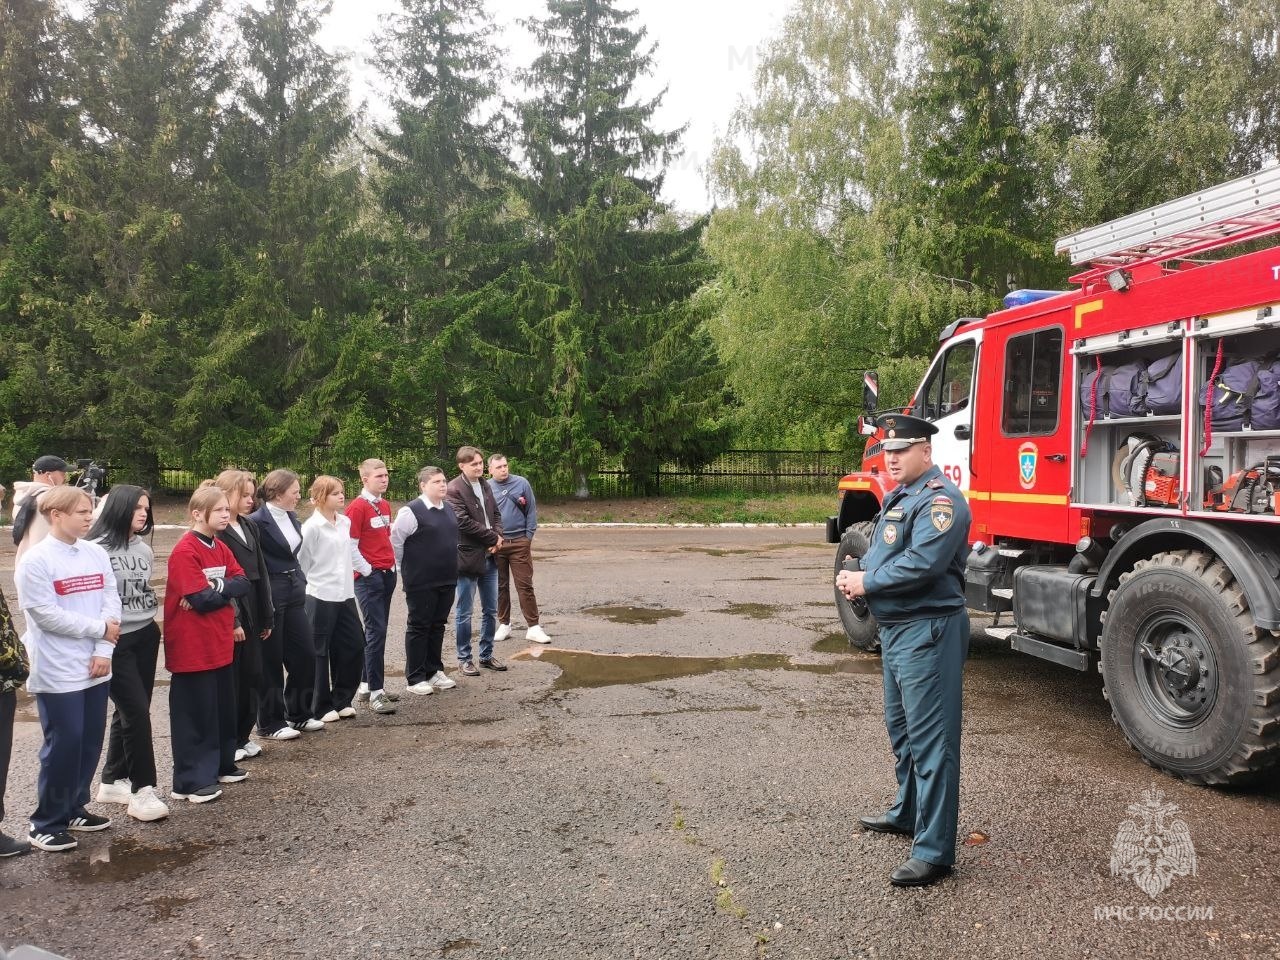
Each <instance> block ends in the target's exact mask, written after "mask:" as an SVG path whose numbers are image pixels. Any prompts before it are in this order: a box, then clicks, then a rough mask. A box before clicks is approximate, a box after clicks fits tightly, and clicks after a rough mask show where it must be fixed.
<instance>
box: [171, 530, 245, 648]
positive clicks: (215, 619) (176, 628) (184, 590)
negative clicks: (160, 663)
mask: <svg viewBox="0 0 1280 960" xmlns="http://www.w3.org/2000/svg"><path fill="white" fill-rule="evenodd" d="M243 575H244V569H243V568H242V567H241V566H240V564H238V563H237V562H236V558H235V555H234V554H233V553H232V552H231V550H230V549H228V548H227V546H226V545H225V544H224V543H223V542H222V541H221V540H214V541H213V546H209V545H207V544H206V543H204V542H203V541H202V540H201V539H200V538H199V537H197V536H196V535H195V534H194V533H191V532H190V531H188V532H187V533H185V534H183V535H182V539H181V540H179V541H178V543H177V546H175V547H174V548H173V553H172V554H170V555H169V575H168V577H167V578H166V579H165V589H164V665H165V666H166V667H167V668H168V669H169V672H170V673H196V672H197V671H200V670H217V669H218V668H219V667H225V666H226V665H227V664H229V663H230V662H231V661H232V659H233V658H234V656H235V643H236V640H235V628H236V613H235V607H234V606H232V604H230V603H228V604H227V605H226V606H225V607H220V608H218V609H217V610H214V611H212V612H211V613H197V612H196V611H195V610H184V609H183V608H182V606H181V605H180V603H179V601H180V600H181V599H182V598H183V597H185V596H187V595H188V594H191V593H199V592H200V591H201V590H203V589H204V588H205V587H207V586H209V581H210V579H211V578H213V577H222V578H224V579H225V578H228V577H238V576H243Z"/></svg>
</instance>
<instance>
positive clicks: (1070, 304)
mask: <svg viewBox="0 0 1280 960" xmlns="http://www.w3.org/2000/svg"><path fill="white" fill-rule="evenodd" d="M1277 233H1280V166H1277V167H1271V168H1268V169H1266V170H1263V171H1261V172H1259V173H1257V174H1254V175H1251V176H1246V177H1241V178H1239V179H1236V180H1232V181H1230V182H1228V183H1224V184H1220V185H1218V186H1216V187H1213V188H1210V189H1207V190H1204V191H1202V192H1200V193H1196V194H1192V195H1190V196H1187V197H1183V198H1181V199H1178V200H1174V201H1171V202H1168V203H1164V204H1161V205H1159V206H1156V207H1153V208H1151V209H1149V210H1144V211H1141V212H1139V213H1135V214H1132V215H1130V216H1127V217H1123V218H1121V219H1119V220H1115V221H1112V222H1110V223H1107V224H1104V225H1102V226H1098V227H1093V228H1090V229H1086V230H1082V231H1080V232H1079V233H1076V234H1073V235H1071V236H1069V237H1066V238H1064V239H1062V240H1059V241H1058V244H1057V251H1058V252H1059V253H1066V254H1068V255H1069V256H1070V258H1071V262H1072V264H1073V265H1075V266H1077V267H1079V271H1080V272H1078V273H1077V274H1076V275H1075V276H1073V277H1072V278H1071V284H1072V289H1070V290H1068V291H1065V292H1060V291H1015V292H1014V293H1012V294H1010V295H1009V296H1008V297H1007V298H1006V299H1005V304H1004V309H1001V310H999V311H997V312H995V313H992V314H990V315H989V316H986V317H982V318H962V319H959V320H956V321H955V322H953V323H952V324H950V325H949V326H948V327H947V328H946V329H945V330H943V331H942V333H941V336H940V347H939V350H938V353H937V355H936V356H935V357H934V359H933V361H932V362H931V363H930V365H929V368H928V370H927V372H926V373H925V375H924V379H923V380H922V382H921V383H920V386H919V388H918V389H917V390H916V392H915V396H914V398H913V400H912V402H911V404H910V406H908V407H906V408H904V409H905V411H906V412H910V413H913V414H915V415H917V416H923V417H925V418H927V419H928V420H930V421H932V422H933V423H934V424H935V425H936V426H937V428H938V432H937V434H936V436H935V437H934V438H933V459H934V462H935V463H937V464H938V465H939V466H940V467H941V469H942V471H943V472H944V473H945V474H946V475H947V476H948V477H950V478H951V479H952V480H953V481H954V482H955V483H956V485H957V486H958V487H960V489H961V490H963V491H964V493H965V496H966V497H967V499H968V501H969V505H970V508H971V510H972V514H973V523H972V527H971V528H970V540H971V542H972V550H971V552H970V553H969V556H968V560H967V564H966V570H965V579H966V584H965V589H966V602H967V604H968V606H969V608H970V609H971V610H973V611H979V612H985V613H989V614H991V615H992V616H993V626H991V627H988V628H987V633H988V634H989V635H991V636H993V637H996V638H998V639H1007V640H1008V641H1009V642H1010V644H1011V645H1012V647H1013V649H1015V650H1018V651H1020V652H1022V653H1026V654H1030V655H1032V656H1036V657H1042V658H1044V659H1046V660H1050V661H1052V662H1054V663H1056V664H1060V665H1062V666H1064V667H1068V668H1071V669H1075V670H1081V671H1086V670H1089V669H1090V668H1091V667H1092V666H1093V665H1095V664H1096V665H1097V668H1098V671H1099V672H1100V673H1101V674H1102V684H1103V692H1104V695H1105V696H1106V698H1107V700H1108V701H1109V703H1110V706H1111V710H1112V714H1113V716H1114V719H1115V721H1116V723H1117V724H1118V725H1119V727H1120V728H1121V730H1122V731H1123V732H1124V735H1125V737H1126V738H1127V739H1128V740H1129V742H1130V743H1131V744H1132V745H1133V747H1134V748H1136V750H1137V751H1138V752H1139V753H1140V754H1141V755H1142V757H1143V758H1144V759H1145V760H1147V761H1148V762H1149V763H1151V764H1152V765H1154V766H1156V767H1158V768H1160V769H1162V770H1165V771H1167V772H1169V773H1171V774H1175V775H1177V776H1180V777H1183V778H1185V779H1187V780H1189V781H1192V782H1196V783H1202V784H1214V785H1221V784H1235V783H1241V782H1245V781H1247V780H1250V779H1253V778H1256V777H1257V776H1258V775H1259V774H1260V773H1261V772H1263V771H1264V770H1266V769H1267V768H1268V767H1270V766H1272V765H1274V764H1276V763H1277V761H1280V246H1274V245H1270V246H1269V245H1268V243H1267V241H1265V240H1263V238H1265V237H1268V236H1272V235H1274V234H1277ZM864 400H865V402H866V406H867V416H864V417H863V418H862V419H861V420H860V421H859V429H860V431H861V432H862V433H863V434H865V435H866V436H867V437H868V441H867V444H866V448H865V452H864V456H863V462H862V466H861V468H860V469H859V470H857V471H856V472H854V473H850V474H848V475H847V476H845V477H843V478H842V479H841V480H840V484H839V496H840V499H839V505H838V513H837V515H836V516H833V517H830V518H828V520H827V540H828V542H831V543H838V544H839V547H838V548H837V550H836V557H835V568H836V570H837V571H839V570H840V569H841V565H842V563H844V562H845V559H846V558H847V557H850V556H853V557H858V556H861V555H862V554H864V553H865V551H866V549H867V545H868V537H869V536H870V534H871V529H872V526H873V524H874V520H875V518H876V515H877V513H878V512H879V509H880V504H881V503H882V502H883V501H884V497H885V496H886V494H887V493H888V492H889V491H890V489H892V486H893V484H892V481H891V480H890V479H889V477H888V474H887V473H886V471H885V468H884V456H883V452H882V451H881V448H880V439H881V438H880V437H879V436H878V435H877V433H876V428H875V426H874V423H873V420H872V417H871V415H872V414H874V413H875V400H876V379H875V375H874V373H873V372H870V373H868V374H867V377H866V381H865V386H864ZM835 600H836V604H837V607H838V610H839V615H840V619H841V622H842V623H843V625H844V628H845V632H846V633H847V634H848V637H849V641H850V643H851V644H853V645H854V646H857V647H861V648H863V649H868V650H874V649H876V648H877V646H878V640H877V629H876V624H875V621H874V618H872V617H871V616H870V614H869V613H868V612H867V609H866V607H865V604H863V603H860V602H858V601H855V602H852V603H851V602H850V601H848V600H846V599H845V598H844V597H843V596H842V595H841V594H840V592H839V591H838V590H837V591H835Z"/></svg>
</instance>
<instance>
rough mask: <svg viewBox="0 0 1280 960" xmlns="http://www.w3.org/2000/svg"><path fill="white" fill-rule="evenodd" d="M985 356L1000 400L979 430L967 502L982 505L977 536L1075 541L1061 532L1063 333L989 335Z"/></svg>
mask: <svg viewBox="0 0 1280 960" xmlns="http://www.w3.org/2000/svg"><path fill="white" fill-rule="evenodd" d="M986 352H987V357H988V360H989V361H990V362H989V363H988V367H989V369H990V370H991V372H992V373H993V374H994V375H995V377H996V378H997V379H996V381H995V382H996V384H998V389H999V394H998V395H999V398H1000V401H999V404H998V405H995V404H990V405H988V406H989V407H990V408H991V409H990V411H989V414H988V416H989V419H986V418H984V422H983V423H982V424H981V427H982V429H983V432H984V434H983V437H982V445H983V457H982V460H983V462H982V464H981V469H982V474H981V481H982V482H981V483H980V484H979V486H980V488H981V490H980V491H978V492H975V493H974V494H973V495H971V496H970V502H971V503H972V502H974V501H976V500H982V501H986V502H985V503H983V504H982V509H980V510H975V519H976V520H977V523H976V526H975V529H976V530H977V531H978V532H979V533H988V532H989V533H991V534H994V535H998V536H1015V537H1021V538H1027V539H1034V540H1044V541H1047V542H1050V543H1066V542H1073V541H1074V539H1075V537H1072V536H1069V535H1068V529H1067V528H1068V526H1069V523H1068V519H1069V518H1068V510H1067V504H1068V500H1069V493H1070V486H1071V464H1070V456H1071V450H1070V442H1071V441H1070V436H1071V417H1070V413H1069V412H1070V409H1071V407H1070V400H1069V397H1068V396H1067V395H1068V394H1069V393H1070V390H1069V389H1065V385H1066V384H1067V383H1068V381H1067V378H1066V374H1065V371H1066V369H1067V368H1066V364H1067V360H1068V359H1069V358H1068V357H1067V355H1066V353H1065V351H1064V349H1063V328H1062V326H1060V325H1058V324H1054V325H1052V326H1042V327H1039V328H1033V329H1030V330H1028V329H1027V328H1026V327H1025V326H1024V327H1021V328H1015V329H1010V328H1008V327H1002V328H995V329H993V330H990V331H988V335H987V342H986ZM1064 411H1065V412H1064ZM992 428H994V429H992Z"/></svg>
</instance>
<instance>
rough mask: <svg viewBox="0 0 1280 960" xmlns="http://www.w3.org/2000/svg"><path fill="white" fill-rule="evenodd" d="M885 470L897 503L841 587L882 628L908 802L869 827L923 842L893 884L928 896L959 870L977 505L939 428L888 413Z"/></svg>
mask: <svg viewBox="0 0 1280 960" xmlns="http://www.w3.org/2000/svg"><path fill="white" fill-rule="evenodd" d="M877 426H878V427H879V428H880V429H881V430H882V431H883V435H884V439H883V440H882V441H881V445H882V447H883V449H884V456H885V467H886V468H887V470H888V472H889V476H890V477H892V478H893V481H894V483H895V484H897V486H896V487H895V488H894V489H893V491H892V492H891V493H890V494H889V495H888V496H887V497H885V501H884V504H883V506H882V507H881V510H880V518H879V520H878V521H877V523H876V527H875V532H874V533H873V535H872V537H871V544H870V547H869V548H868V550H867V554H866V556H865V557H863V558H862V562H861V567H862V569H861V570H857V569H854V570H842V571H841V572H840V573H839V574H838V575H837V577H836V586H837V587H839V588H840V590H841V592H843V593H844V595H845V596H846V597H848V598H849V599H850V600H852V599H853V598H855V597H866V600H867V604H868V606H870V608H871V612H872V613H873V614H874V615H875V618H876V620H877V622H878V623H879V625H880V647H881V650H882V651H883V666H884V712H885V726H886V727H887V728H888V730H889V741H890V743H891V744H892V746H893V756H894V763H895V772H896V774H897V779H898V795H897V798H896V799H895V800H894V803H893V805H892V806H891V807H890V808H889V809H888V810H886V811H885V812H884V813H882V814H880V815H878V816H867V817H859V818H858V820H859V822H860V823H861V824H862V826H863V828H864V829H866V830H871V831H875V832H877V833H899V834H903V835H904V836H909V837H913V838H914V843H913V844H912V848H911V857H910V859H908V860H907V861H906V862H905V863H903V864H902V865H901V866H899V867H898V868H897V869H895V870H894V871H893V872H892V873H890V874H889V881H890V882H891V883H893V884H894V885H895V886H900V887H922V886H925V885H927V884H930V883H933V882H934V881H936V880H939V879H941V878H942V877H945V876H946V875H947V874H949V873H950V872H951V867H952V865H953V864H954V863H955V858H956V826H957V820H958V818H959V809H960V715H961V674H962V671H963V669H964V661H965V657H966V656H968V652H969V616H968V614H967V613H966V612H965V605H964V563H965V557H966V556H967V555H968V553H969V548H968V545H967V542H968V536H969V505H968V504H967V503H966V502H965V499H964V496H963V494H961V493H960V491H959V489H957V488H956V486H955V484H953V483H952V482H951V481H950V480H948V479H947V478H946V477H944V476H943V475H942V471H941V470H939V469H938V468H937V466H935V465H934V463H933V445H932V444H931V442H930V440H929V438H930V437H932V436H933V435H934V434H935V433H937V429H938V428H937V427H935V426H934V425H933V424H932V423H929V422H928V421H927V420H922V419H920V418H919V417H912V416H908V415H906V414H899V413H890V414H885V415H884V416H882V417H880V418H879V419H878V420H877Z"/></svg>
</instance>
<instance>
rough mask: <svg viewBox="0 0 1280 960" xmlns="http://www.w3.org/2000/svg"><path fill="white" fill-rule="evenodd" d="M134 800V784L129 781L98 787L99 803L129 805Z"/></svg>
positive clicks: (118, 781) (104, 784)
mask: <svg viewBox="0 0 1280 960" xmlns="http://www.w3.org/2000/svg"><path fill="white" fill-rule="evenodd" d="M132 800H133V784H132V783H130V782H129V781H128V780H117V781H116V782H115V783H103V784H100V785H99V786H98V803H129V802H131V801H132Z"/></svg>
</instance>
